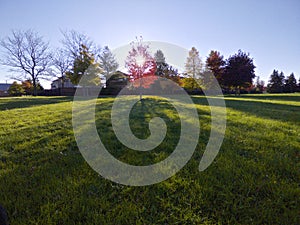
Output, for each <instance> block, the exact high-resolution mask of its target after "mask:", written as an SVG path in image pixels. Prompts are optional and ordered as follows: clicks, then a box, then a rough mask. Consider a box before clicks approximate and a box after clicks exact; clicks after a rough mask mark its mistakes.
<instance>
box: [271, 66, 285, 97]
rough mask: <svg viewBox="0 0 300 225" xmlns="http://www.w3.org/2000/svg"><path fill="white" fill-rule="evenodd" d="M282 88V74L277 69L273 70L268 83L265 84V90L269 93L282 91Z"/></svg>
mask: <svg viewBox="0 0 300 225" xmlns="http://www.w3.org/2000/svg"><path fill="white" fill-rule="evenodd" d="M283 90H284V74H283V72H280V74H279V73H278V70H273V73H272V74H271V76H270V80H269V83H268V85H267V91H268V92H269V93H282V92H283Z"/></svg>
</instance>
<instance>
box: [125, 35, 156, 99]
mask: <svg viewBox="0 0 300 225" xmlns="http://www.w3.org/2000/svg"><path fill="white" fill-rule="evenodd" d="M131 46H132V48H131V50H130V51H129V52H128V56H127V58H126V61H125V67H126V68H127V70H128V73H129V76H130V81H131V82H132V84H133V86H134V87H139V88H140V99H142V94H141V88H142V87H143V88H149V87H150V86H151V84H153V83H154V81H155V80H156V79H157V76H156V75H155V71H156V62H155V59H154V57H152V56H151V54H150V52H149V45H147V44H145V43H143V39H142V37H140V39H137V40H136V42H132V43H131Z"/></svg>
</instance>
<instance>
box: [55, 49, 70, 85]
mask: <svg viewBox="0 0 300 225" xmlns="http://www.w3.org/2000/svg"><path fill="white" fill-rule="evenodd" d="M52 64H53V66H54V73H55V75H54V76H55V77H58V78H59V79H61V81H62V88H64V82H65V81H66V72H67V71H68V70H69V69H70V66H71V60H70V58H69V57H68V56H67V55H66V54H65V52H64V50H63V49H57V51H56V52H55V53H54V54H53V58H52Z"/></svg>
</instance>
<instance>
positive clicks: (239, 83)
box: [223, 50, 255, 94]
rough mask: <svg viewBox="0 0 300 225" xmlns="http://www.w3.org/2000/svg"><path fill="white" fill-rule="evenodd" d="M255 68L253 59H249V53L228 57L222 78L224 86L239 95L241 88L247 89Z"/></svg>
mask: <svg viewBox="0 0 300 225" xmlns="http://www.w3.org/2000/svg"><path fill="white" fill-rule="evenodd" d="M254 69H255V66H254V64H253V59H252V58H250V57H249V53H248V54H247V53H245V52H242V51H241V50H239V51H238V53H237V54H235V55H233V56H230V57H229V58H228V60H227V62H226V67H225V72H224V76H223V82H224V84H225V85H226V86H227V87H229V88H232V89H234V90H235V91H236V94H239V92H240V89H241V88H246V87H249V86H250V85H251V84H252V82H253V79H254V78H255V73H254Z"/></svg>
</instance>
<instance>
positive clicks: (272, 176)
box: [0, 94, 300, 225]
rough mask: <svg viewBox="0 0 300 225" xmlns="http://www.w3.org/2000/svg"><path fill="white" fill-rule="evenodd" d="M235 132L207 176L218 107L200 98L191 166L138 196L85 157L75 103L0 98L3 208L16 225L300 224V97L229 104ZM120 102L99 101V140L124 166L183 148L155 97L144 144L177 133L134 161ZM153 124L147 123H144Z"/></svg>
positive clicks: (137, 123)
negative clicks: (163, 128) (155, 122)
mask: <svg viewBox="0 0 300 225" xmlns="http://www.w3.org/2000/svg"><path fill="white" fill-rule="evenodd" d="M225 99H226V106H227V130H226V134H225V139H224V142H223V145H222V147H221V149H220V152H219V154H218V156H217V157H216V159H215V160H214V162H213V163H212V164H211V165H210V167H209V168H208V169H207V170H205V171H204V172H201V173H200V172H199V171H198V165H199V162H200V159H201V155H202V154H203V151H204V149H205V146H206V143H207V141H208V137H209V132H210V108H209V106H208V105H207V102H206V99H205V98H204V97H201V96H200V97H199V96H195V97H193V101H194V102H195V104H196V106H197V109H198V113H199V118H200V123H201V134H200V137H199V144H198V146H197V148H196V151H195V153H194V155H193V157H192V159H191V160H190V161H189V162H188V164H187V165H186V166H185V167H184V168H183V169H182V170H181V171H180V172H178V173H177V174H176V175H175V176H173V177H171V178H170V179H168V180H166V181H164V182H161V183H158V184H154V185H150V186H144V187H130V186H124V185H120V184H116V183H113V182H111V181H109V180H106V179H104V178H102V177H101V176H100V175H98V174H97V173H96V172H95V171H93V170H92V169H91V168H90V167H89V165H88V164H87V163H86V162H85V160H84V159H83V157H82V155H81V154H80V152H79V150H78V148H77V145H76V142H75V139H74V136H73V130H72V99H71V98H67V97H56V98H54V97H51V98H46V97H36V98H33V97H20V98H1V99H0V110H1V111H0V204H2V205H3V206H5V207H6V209H7V211H8V214H9V220H10V224H64V225H65V224H300V187H299V183H300V94H285V95H247V96H241V97H233V96H228V97H226V98H225ZM113 101H114V98H109V97H107V98H100V99H99V101H98V104H97V110H96V112H97V113H96V117H97V118H96V119H97V123H96V124H97V128H98V131H99V135H100V137H101V139H102V141H103V142H104V144H105V146H106V147H107V148H108V150H109V151H110V152H111V153H112V154H113V155H114V156H115V157H116V158H118V159H120V160H122V161H124V162H128V163H131V164H135V165H148V164H151V163H153V162H158V161H160V160H162V159H164V158H166V157H167V156H168V155H169V154H170V153H171V152H172V150H173V149H174V146H176V143H177V141H178V135H179V131H178V129H177V128H178V123H179V119H178V115H176V113H175V111H174V109H173V108H172V106H171V105H170V104H168V102H166V101H165V100H163V99H159V98H147V99H146V100H145V107H144V108H141V105H140V103H138V104H137V105H135V107H134V109H133V111H132V113H131V117H130V121H131V125H132V130H133V132H134V133H135V135H136V136H138V137H140V138H145V137H146V136H147V135H149V131H148V130H147V126H145V125H146V124H147V121H148V120H149V119H150V118H151V117H153V116H156V115H160V116H162V117H164V118H165V120H166V122H167V124H168V128H170V129H168V132H167V136H166V138H165V140H164V142H163V143H162V144H161V145H160V146H159V147H158V148H157V149H155V150H154V151H151V152H144V153H140V152H135V151H133V150H130V149H127V148H126V147H125V146H123V145H122V144H121V143H120V142H118V140H117V139H116V137H115V136H114V133H113V129H112V126H111V121H110V109H111V106H112V103H113ZM145 118H146V121H145V120H144V119H145Z"/></svg>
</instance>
